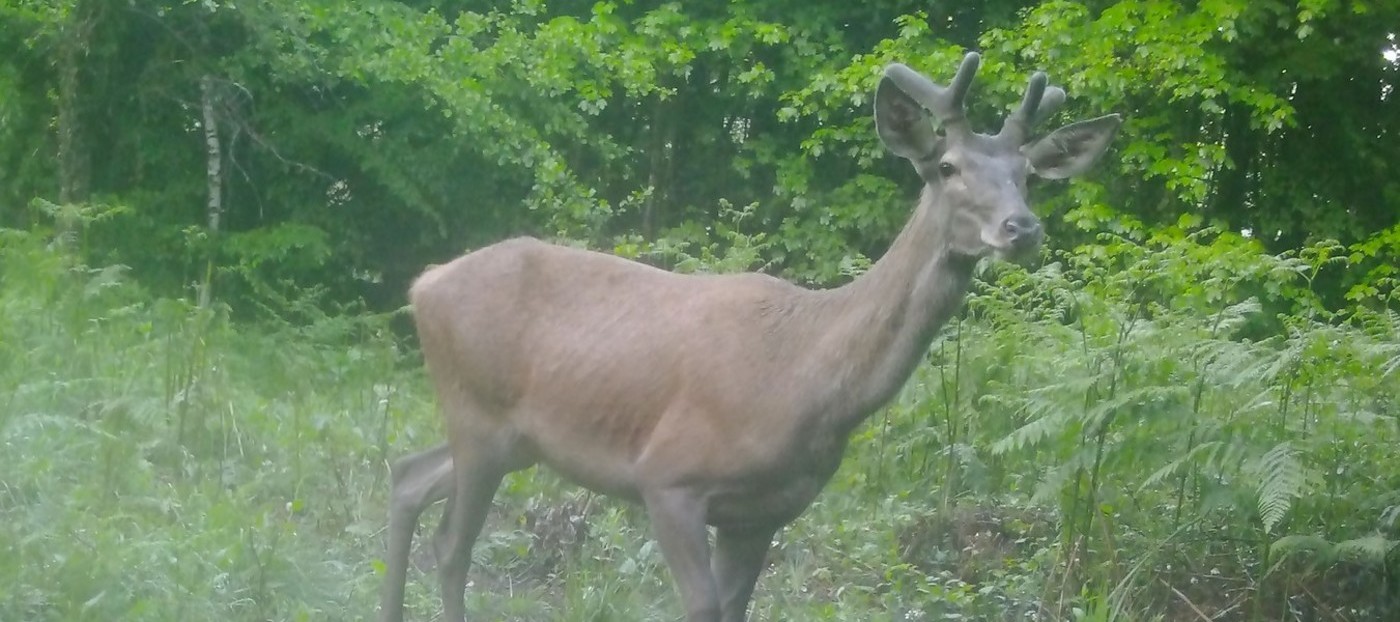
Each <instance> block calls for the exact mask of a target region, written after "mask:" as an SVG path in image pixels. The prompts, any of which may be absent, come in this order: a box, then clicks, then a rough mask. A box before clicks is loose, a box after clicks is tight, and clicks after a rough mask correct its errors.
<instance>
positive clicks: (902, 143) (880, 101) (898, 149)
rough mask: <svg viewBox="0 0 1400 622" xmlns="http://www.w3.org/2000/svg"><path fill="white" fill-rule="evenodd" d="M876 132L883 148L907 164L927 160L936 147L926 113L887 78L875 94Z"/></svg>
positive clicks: (931, 125) (883, 79)
mask: <svg viewBox="0 0 1400 622" xmlns="http://www.w3.org/2000/svg"><path fill="white" fill-rule="evenodd" d="M875 129H876V131H878V132H879V134H880V142H883V143H885V148H886V149H889V150H890V153H893V154H895V155H897V156H899V157H901V158H904V159H906V160H914V159H918V158H922V157H924V156H927V155H928V154H930V153H933V150H934V148H935V147H936V146H937V144H938V134H937V133H936V132H934V130H933V124H932V123H929V113H928V111H927V110H924V107H923V106H921V105H919V103H918V102H916V101H914V98H912V97H910V96H909V94H908V93H905V92H904V90H903V89H901V88H899V85H897V84H895V83H894V81H893V80H891V79H889V78H881V79H880V86H879V88H877V89H876V90H875Z"/></svg>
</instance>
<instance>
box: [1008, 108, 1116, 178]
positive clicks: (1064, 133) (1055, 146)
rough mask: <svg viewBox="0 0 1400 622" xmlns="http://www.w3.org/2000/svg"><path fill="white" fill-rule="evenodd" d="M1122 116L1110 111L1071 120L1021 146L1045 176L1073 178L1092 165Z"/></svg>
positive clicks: (1035, 166)
mask: <svg viewBox="0 0 1400 622" xmlns="http://www.w3.org/2000/svg"><path fill="white" fill-rule="evenodd" d="M1122 121H1123V119H1122V117H1119V116H1118V115H1116V114H1111V115H1107V116H1103V117H1099V118H1097V119H1089V120H1088V121H1080V122H1078V123H1071V124H1069V125H1066V126H1064V127H1062V128H1060V129H1058V130H1055V131H1053V132H1051V133H1049V134H1047V135H1045V136H1043V137H1041V138H1040V139H1039V140H1036V141H1035V142H1033V143H1031V144H1029V145H1026V146H1025V147H1022V148H1021V151H1022V152H1023V153H1025V154H1026V159H1027V160H1029V161H1030V163H1031V169H1032V170H1033V171H1035V174H1036V175H1039V176H1041V177H1044V178H1046V179H1064V178H1066V177H1073V176H1075V175H1078V174H1080V173H1083V172H1084V171H1087V170H1089V167H1091V166H1093V165H1094V161H1095V160H1098V159H1099V156H1101V155H1103V152H1104V151H1106V150H1107V149H1108V143H1110V142H1112V141H1113V135H1114V134H1116V133H1117V132H1118V125H1119V124H1120V123H1122Z"/></svg>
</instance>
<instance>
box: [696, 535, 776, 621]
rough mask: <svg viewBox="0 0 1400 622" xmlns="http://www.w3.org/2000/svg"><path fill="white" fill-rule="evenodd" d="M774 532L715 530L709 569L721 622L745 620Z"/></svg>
mask: <svg viewBox="0 0 1400 622" xmlns="http://www.w3.org/2000/svg"><path fill="white" fill-rule="evenodd" d="M775 532H776V530H774V529H750V530H737V529H723V528H721V529H717V530H716V535H715V556H714V562H713V564H712V567H711V572H712V573H713V574H714V577H715V583H716V585H717V586H718V588H719V601H720V607H721V610H722V611H723V613H724V616H723V617H722V618H721V620H722V621H723V622H745V621H746V620H748V609H749V599H750V598H751V597H752V596H753V588H754V584H755V583H757V582H758V575H759V574H761V573H762V572H763V562H764V559H765V558H767V556H768V548H769V547H770V546H771V545H772V543H773V534H774V533H775Z"/></svg>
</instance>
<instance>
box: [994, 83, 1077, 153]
mask: <svg viewBox="0 0 1400 622" xmlns="http://www.w3.org/2000/svg"><path fill="white" fill-rule="evenodd" d="M1047 82H1048V78H1046V77H1045V72H1043V71H1037V72H1035V73H1034V74H1032V75H1031V79H1030V82H1029V83H1028V84H1026V95H1025V97H1023V98H1022V99H1021V107H1020V108H1017V109H1016V112H1013V113H1011V116H1008V117H1006V121H1004V122H1003V123H1002V125H1001V132H999V133H997V137H998V138H1000V139H1001V140H1005V141H1008V142H1011V143H1013V144H1016V145H1020V144H1022V143H1024V142H1026V139H1027V138H1030V128H1031V126H1032V125H1034V124H1036V123H1039V122H1041V121H1044V120H1045V119H1046V118H1048V117H1049V116H1050V115H1052V114H1054V113H1055V110H1056V109H1058V108H1059V107H1060V105H1061V104H1063V103H1065V90H1064V89H1062V88H1060V87H1058V86H1047Z"/></svg>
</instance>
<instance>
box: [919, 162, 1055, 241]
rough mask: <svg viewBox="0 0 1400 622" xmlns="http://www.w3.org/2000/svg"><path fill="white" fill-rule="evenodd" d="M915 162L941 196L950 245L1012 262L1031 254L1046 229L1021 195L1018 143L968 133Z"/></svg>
mask: <svg viewBox="0 0 1400 622" xmlns="http://www.w3.org/2000/svg"><path fill="white" fill-rule="evenodd" d="M915 168H916V169H917V170H918V171H919V176H920V177H922V178H923V180H924V183H926V184H928V185H929V187H930V189H931V190H932V191H933V192H935V193H936V196H938V197H939V198H940V199H941V205H943V207H944V209H945V210H946V213H945V214H944V222H943V225H944V226H946V227H947V228H948V234H949V236H950V242H951V244H952V246H953V248H954V249H955V250H957V251H958V252H960V253H961V254H964V255H966V256H970V257H985V256H988V255H991V256H993V257H996V258H998V259H1002V260H1006V261H1014V262H1024V261H1028V260H1030V259H1031V258H1033V257H1035V255H1036V253H1037V251H1038V250H1039V249H1040V245H1041V242H1042V241H1043V240H1044V239H1045V234H1044V228H1043V227H1042V226H1041V224H1040V219H1039V218H1036V216H1035V214H1033V213H1031V210H1030V207H1029V205H1028V204H1027V201H1026V178H1027V176H1028V175H1029V174H1030V166H1029V164H1028V162H1027V161H1026V158H1025V156H1023V155H1022V154H1021V153H1020V150H1019V149H1018V148H1015V147H1013V146H1011V145H1009V144H1007V143H1005V142H1004V141H998V140H995V139H992V138H989V137H986V136H980V135H973V136H968V137H965V138H964V139H962V140H958V141H946V142H945V144H943V145H940V148H938V149H936V150H935V152H934V153H933V154H930V156H929V157H927V158H924V159H920V160H919V161H917V162H916V163H915Z"/></svg>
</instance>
